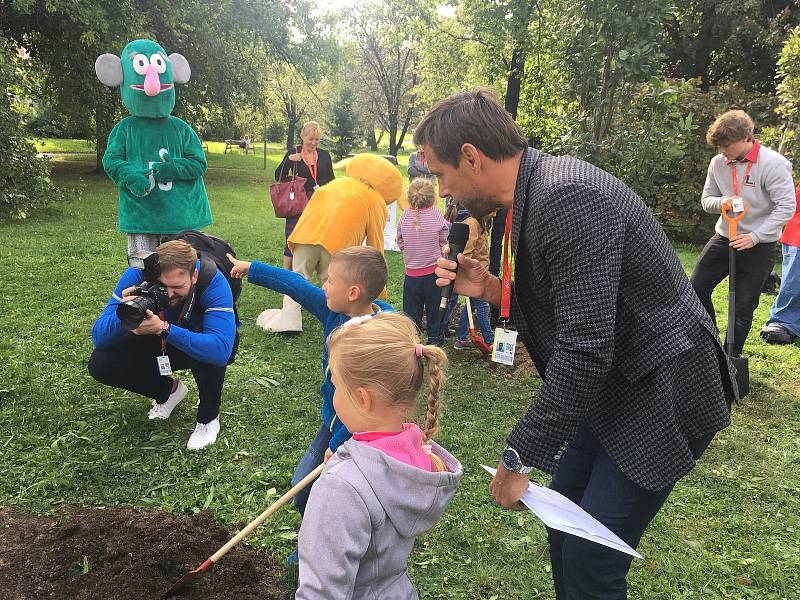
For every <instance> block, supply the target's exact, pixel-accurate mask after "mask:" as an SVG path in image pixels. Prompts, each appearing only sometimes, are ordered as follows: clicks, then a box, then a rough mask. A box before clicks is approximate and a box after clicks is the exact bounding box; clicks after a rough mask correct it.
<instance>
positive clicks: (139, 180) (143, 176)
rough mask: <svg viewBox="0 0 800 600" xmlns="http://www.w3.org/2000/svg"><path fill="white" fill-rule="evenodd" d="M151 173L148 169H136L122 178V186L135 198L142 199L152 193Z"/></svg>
mask: <svg viewBox="0 0 800 600" xmlns="http://www.w3.org/2000/svg"><path fill="white" fill-rule="evenodd" d="M149 175H150V171H149V170H148V169H136V170H133V171H132V172H131V173H128V174H127V175H125V176H124V177H123V178H122V181H121V183H122V185H123V186H124V187H126V188H127V189H128V191H129V192H130V193H131V194H133V195H134V196H139V197H140V198H142V197H144V196H146V195H147V192H149V191H150V178H149V177H148V176H149Z"/></svg>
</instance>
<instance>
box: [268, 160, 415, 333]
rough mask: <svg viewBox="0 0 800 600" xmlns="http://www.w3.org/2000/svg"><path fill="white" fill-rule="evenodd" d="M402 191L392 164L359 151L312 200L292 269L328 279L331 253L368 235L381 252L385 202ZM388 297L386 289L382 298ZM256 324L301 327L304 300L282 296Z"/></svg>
mask: <svg viewBox="0 0 800 600" xmlns="http://www.w3.org/2000/svg"><path fill="white" fill-rule="evenodd" d="M402 195H403V176H402V175H401V174H400V171H398V170H397V167H395V166H394V165H393V164H392V163H390V162H389V161H388V160H386V159H385V158H382V157H380V156H377V155H374V154H358V155H356V156H354V157H353V158H352V159H350V160H349V161H347V166H346V167H345V177H342V178H339V179H335V180H333V181H331V182H330V183H328V184H326V185H324V186H322V187H321V188H319V189H318V190H317V191H316V192H314V195H313V196H311V200H309V202H308V206H306V208H305V210H304V211H303V214H302V216H301V217H300V220H299V221H298V222H297V226H296V227H295V228H294V231H293V232H292V235H290V236H289V249H290V250H291V251H292V254H293V256H294V259H293V261H292V270H293V271H295V273H300V274H301V275H302V276H303V277H305V278H306V279H310V278H311V275H312V274H313V273H316V274H317V277H318V278H319V282H320V285H321V284H323V283H325V280H326V279H327V278H328V265H329V263H330V260H331V256H333V255H334V254H336V253H337V252H338V251H339V250H341V249H343V248H349V247H350V246H360V245H361V244H362V243H363V242H364V240H365V239H366V243H367V245H368V246H372V247H373V248H376V249H378V250H380V251H381V253H383V229H384V226H385V225H386V218H387V216H388V209H387V206H388V205H389V204H391V203H392V202H394V201H396V200H400V199H401V196H402ZM384 296H385V290H384V293H383V294H382V295H381V297H384ZM256 324H257V325H258V326H259V327H261V328H262V329H265V330H267V331H275V332H299V331H302V330H303V318H302V314H301V312H300V305H299V304H298V303H297V302H295V301H294V300H292V299H291V298H289V296H284V297H283V308H282V309H280V310H278V309H272V310H265V311H264V312H262V313H261V314H260V315H259V316H258V319H257V320H256Z"/></svg>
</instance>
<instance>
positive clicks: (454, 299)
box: [442, 294, 458, 337]
mask: <svg viewBox="0 0 800 600" xmlns="http://www.w3.org/2000/svg"><path fill="white" fill-rule="evenodd" d="M457 306H458V294H453V295H452V296H450V300H448V301H447V311H446V312H445V313H444V331H442V333H443V334H444V336H445V337H447V335H448V334H447V330H448V329H449V327H450V322H451V321H452V320H453V311H454V310H455V309H456V307H457Z"/></svg>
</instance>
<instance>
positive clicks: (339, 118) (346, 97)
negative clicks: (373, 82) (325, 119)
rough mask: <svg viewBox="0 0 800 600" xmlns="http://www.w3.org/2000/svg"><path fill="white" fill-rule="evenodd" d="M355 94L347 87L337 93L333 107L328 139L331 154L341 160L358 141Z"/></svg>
mask: <svg viewBox="0 0 800 600" xmlns="http://www.w3.org/2000/svg"><path fill="white" fill-rule="evenodd" d="M354 103H355V94H354V93H353V90H352V89H350V88H349V87H343V88H342V89H341V90H340V91H339V95H338V98H337V99H336V103H335V104H334V106H333V111H332V113H333V114H332V116H331V125H330V132H329V137H330V139H331V141H332V143H333V145H332V150H333V154H334V156H335V157H336V158H337V159H342V158H344V157H345V156H347V154H348V153H349V152H350V150H352V149H353V147H354V146H355V145H356V140H357V139H358V130H359V124H358V120H357V117H356V112H355V107H354V106H353V105H354Z"/></svg>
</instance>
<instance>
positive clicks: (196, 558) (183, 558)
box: [0, 506, 291, 600]
mask: <svg viewBox="0 0 800 600" xmlns="http://www.w3.org/2000/svg"><path fill="white" fill-rule="evenodd" d="M230 537H231V533H230V532H229V531H228V530H226V529H225V528H224V527H222V526H221V525H219V524H218V523H217V522H216V521H214V518H213V515H212V513H210V512H208V511H204V512H200V513H198V514H197V515H194V516H189V515H184V514H178V515H173V514H170V513H166V512H164V511H160V510H155V509H149V510H137V509H132V508H127V507H116V508H106V509H101V508H82V507H76V506H65V507H62V508H60V509H59V510H58V511H57V512H56V513H54V514H53V515H50V516H28V515H21V514H19V513H17V512H15V511H14V510H13V509H11V508H0V599H3V600H28V599H31V600H32V599H34V598H36V599H39V598H59V599H66V598H70V599H72V600H95V599H98V600H99V599H101V598H102V599H104V600H106V599H109V598H114V599H119V600H123V599H131V600H133V599H136V600H145V599H149V598H159V597H160V596H161V594H163V593H164V592H165V591H166V590H167V589H168V588H169V587H170V586H171V585H172V584H173V583H174V582H175V581H176V580H177V579H178V578H179V577H181V576H182V575H184V574H186V573H187V572H188V571H189V570H191V569H194V568H196V567H197V566H198V565H199V564H200V563H202V562H203V561H204V560H205V559H207V558H208V557H209V556H211V555H212V554H213V553H214V552H215V551H216V550H217V549H219V547H220V546H222V545H223V544H224V543H225V542H226V541H227V540H228V539H230ZM290 595H291V592H290V591H289V590H287V588H286V575H285V572H284V569H283V567H282V566H280V565H275V564H271V563H270V562H269V561H268V559H267V557H266V556H264V555H263V554H261V553H259V552H257V551H256V550H255V549H253V548H250V547H247V546H243V545H239V546H237V547H235V548H234V549H233V550H231V551H230V552H229V553H228V554H227V555H226V556H225V557H224V558H223V559H221V560H220V562H219V564H217V565H215V566H214V568H213V569H212V570H211V571H210V572H208V573H205V574H203V575H200V576H198V577H197V578H196V579H195V580H194V581H193V582H191V584H190V585H189V587H188V588H187V589H186V590H185V591H184V592H183V593H182V594H181V595H178V596H176V597H177V598H183V599H188V598H191V599H199V598H209V599H214V600H234V599H236V600H251V599H252V600H255V599H256V598H258V599H259V600H272V599H275V600H277V599H281V600H283V599H284V598H287V597H289V596H290Z"/></svg>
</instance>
